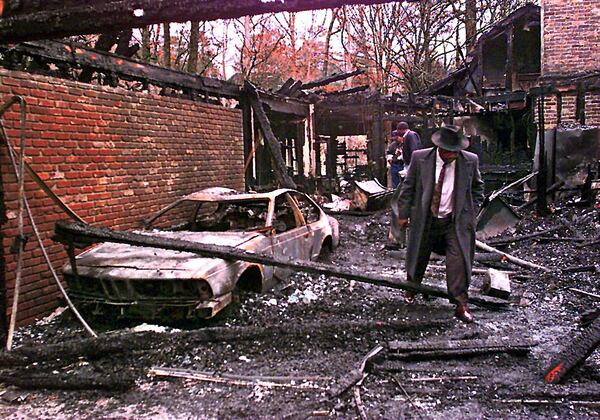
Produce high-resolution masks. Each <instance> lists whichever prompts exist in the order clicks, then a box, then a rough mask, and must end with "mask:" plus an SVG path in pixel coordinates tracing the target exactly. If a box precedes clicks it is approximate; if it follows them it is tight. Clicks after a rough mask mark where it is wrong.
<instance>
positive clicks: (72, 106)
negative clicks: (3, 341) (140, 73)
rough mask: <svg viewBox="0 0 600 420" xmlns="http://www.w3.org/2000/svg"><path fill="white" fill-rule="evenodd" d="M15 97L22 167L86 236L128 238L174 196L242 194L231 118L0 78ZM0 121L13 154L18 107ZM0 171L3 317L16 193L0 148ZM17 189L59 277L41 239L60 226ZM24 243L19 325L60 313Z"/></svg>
mask: <svg viewBox="0 0 600 420" xmlns="http://www.w3.org/2000/svg"><path fill="white" fill-rule="evenodd" d="M15 94H16V95H22V96H23V97H25V99H26V101H27V110H28V112H27V133H26V136H27V137H26V138H27V140H26V145H27V146H26V154H27V156H29V162H30V163H31V166H32V167H33V169H34V170H35V171H36V172H37V173H38V174H39V175H40V177H41V178H42V179H44V180H45V181H46V182H47V183H48V185H49V186H50V187H51V188H52V189H53V190H54V191H55V192H56V194H58V196H60V197H61V198H62V199H63V200H64V201H65V202H66V203H67V204H68V205H69V206H70V207H71V208H72V209H73V210H74V211H75V212H76V213H77V214H79V215H80V216H81V217H82V218H83V219H84V220H86V221H87V222H89V223H91V224H92V225H94V226H107V227H112V228H116V229H131V228H137V227H139V225H138V221H139V220H141V219H144V218H146V217H147V216H148V215H149V214H150V213H152V212H154V211H156V210H158V209H159V208H161V207H163V206H164V205H166V204H168V203H170V202H171V201H173V200H174V199H176V198H178V197H180V196H181V195H183V194H187V193H190V192H193V191H196V190H199V189H202V188H206V187H211V186H225V187H230V188H235V189H243V188H244V176H243V142H242V117H241V112H240V111H238V110H235V109H229V108H224V107H218V106H213V105H207V104H202V103H197V102H192V101H188V100H183V99H173V98H165V97H162V96H158V95H151V94H144V93H135V92H129V91H125V90H122V89H113V88H108V87H101V86H93V85H88V84H82V83H77V82H70V81H65V80H61V79H55V78H50V77H44V76H35V75H31V74H27V73H21V72H12V71H7V70H2V69H0V100H1V101H2V102H4V101H5V100H7V99H8V98H9V97H10V96H11V95H15ZM3 119H4V122H5V125H6V127H7V128H8V130H7V131H8V135H9V138H10V140H11V141H12V143H13V144H17V142H18V136H19V131H18V130H17V128H18V119H19V114H18V107H14V108H12V110H11V112H9V113H7V114H5V116H4V118H3ZM0 163H1V165H2V169H1V174H2V185H3V188H4V192H5V201H6V206H7V217H8V222H7V223H6V224H4V225H3V227H2V229H3V234H4V243H3V247H4V253H5V256H6V287H7V293H8V296H9V299H8V301H7V306H8V307H9V308H8V309H9V312H10V305H11V302H12V292H13V288H14V272H15V268H16V261H15V258H14V256H12V255H10V253H9V247H10V245H11V243H12V240H13V239H14V237H15V235H16V234H17V221H16V217H17V213H16V210H17V202H16V197H17V194H16V192H17V183H16V179H15V176H14V174H13V172H12V168H11V167H10V163H9V160H8V157H7V153H6V148H5V147H4V146H3V147H2V150H1V153H0ZM26 180H27V182H26V191H27V197H28V199H29V203H30V205H31V207H32V210H33V214H34V218H35V220H36V222H37V224H38V227H39V228H40V230H41V232H42V236H43V238H44V243H45V245H46V246H47V247H48V248H47V249H48V251H49V253H50V256H51V259H52V261H53V263H54V267H55V268H56V269H57V271H59V272H60V269H61V267H62V265H63V264H64V262H65V253H64V251H63V248H62V246H60V245H56V244H54V243H53V242H52V240H51V239H50V237H51V234H52V230H53V228H54V223H55V222H56V221H57V220H59V219H65V218H66V216H65V215H64V213H62V212H61V211H60V210H59V209H58V207H57V206H56V205H54V204H53V202H52V201H51V200H50V199H49V198H48V197H47V196H46V195H45V194H44V193H43V192H42V191H41V190H40V189H39V188H38V187H37V185H36V184H35V183H33V182H32V181H31V179H30V178H29V177H28V176H26ZM26 220H27V219H26ZM26 234H27V235H28V236H30V240H29V242H28V244H27V247H26V251H27V252H26V254H25V266H24V270H23V282H22V287H21V297H20V301H19V302H20V305H19V321H20V323H21V324H24V323H28V322H31V321H32V320H34V319H36V318H39V317H40V316H42V315H44V314H47V313H49V312H50V311H51V310H53V309H54V308H55V307H56V306H57V305H58V304H59V303H60V300H59V299H60V295H59V293H58V288H57V287H56V285H55V284H54V282H53V280H52V279H51V276H50V274H49V271H48V268H47V266H46V265H45V263H44V261H43V259H42V254H41V251H40V249H39V248H38V246H37V244H36V242H35V240H34V237H33V235H32V231H31V228H30V226H29V222H27V223H26Z"/></svg>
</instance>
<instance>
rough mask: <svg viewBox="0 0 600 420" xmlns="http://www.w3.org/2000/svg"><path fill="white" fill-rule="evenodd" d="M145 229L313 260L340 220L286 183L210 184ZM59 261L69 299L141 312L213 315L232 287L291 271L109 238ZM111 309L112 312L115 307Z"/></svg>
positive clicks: (269, 283) (327, 248) (259, 283)
mask: <svg viewBox="0 0 600 420" xmlns="http://www.w3.org/2000/svg"><path fill="white" fill-rule="evenodd" d="M136 233H142V234H147V235H152V236H157V237H163V238H170V239H179V240H186V241H192V242H198V243H202V244H214V245H226V246H231V247H237V248H240V249H243V250H247V251H252V252H260V253H264V254H266V255H271V256H275V257H284V258H288V259H291V260H294V259H303V260H309V259H312V260H314V259H317V258H319V257H320V256H321V257H323V256H325V255H328V254H329V253H330V252H331V251H332V250H333V249H334V248H335V247H336V246H337V245H338V243H339V232H338V223H337V221H336V220H335V219H334V218H332V217H330V216H328V215H326V214H325V213H324V212H323V210H322V209H321V208H320V207H319V206H318V205H317V204H316V203H315V202H314V201H313V200H312V199H311V198H310V197H308V196H307V195H305V194H303V193H300V192H298V191H294V190H289V189H279V190H276V191H272V192H269V193H260V194H258V193H237V192H235V191H233V190H230V189H225V188H209V189H206V190H202V191H199V192H197V193H193V194H190V195H187V196H185V197H183V198H181V199H179V200H177V201H175V202H174V203H172V204H171V205H169V206H167V207H165V208H164V209H162V210H160V211H159V212H157V213H156V214H155V215H153V216H152V217H150V218H149V219H148V220H147V221H146V222H145V223H144V230H142V231H138V232H136ZM73 263H74V264H75V268H76V269H75V270H74V269H73V267H72V264H71V263H67V264H66V265H65V266H64V268H63V274H64V277H65V279H66V281H67V283H68V285H69V289H70V294H71V296H72V297H73V299H74V300H76V301H78V302H80V303H83V304H86V306H88V307H89V306H90V305H92V306H93V308H94V310H95V311H101V312H100V313H103V312H106V310H107V309H109V308H112V310H111V312H112V313H115V312H116V313H117V314H118V315H121V316H125V317H133V318H143V319H157V318H160V319H181V318H191V317H200V318H211V317H213V316H214V315H215V314H217V313H218V312H219V311H220V310H221V309H223V308H224V307H226V306H227V305H228V304H229V303H230V302H231V301H232V297H233V293H234V291H235V290H237V289H240V290H249V291H254V292H263V291H265V290H268V289H270V288H271V287H273V286H274V285H275V284H276V283H277V282H280V281H282V280H284V279H285V278H286V277H287V276H289V274H290V273H291V271H290V270H289V269H285V268H280V267H271V266H264V265H262V264H257V263H249V262H243V261H233V260H231V261H230V260H224V259H218V258H206V257H202V256H199V255H197V254H193V253H187V252H179V251H171V250H164V249H159V248H150V247H140V246H132V245H126V244H117V243H111V242H106V243H102V244H99V245H97V246H95V247H92V248H90V249H87V250H85V251H84V252H82V253H81V254H79V255H77V256H76V257H75V259H74V262H73ZM115 309H116V311H115Z"/></svg>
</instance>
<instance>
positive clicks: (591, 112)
mask: <svg viewBox="0 0 600 420" xmlns="http://www.w3.org/2000/svg"><path fill="white" fill-rule="evenodd" d="M568 88H572V87H568ZM536 106H537V102H536ZM583 111H584V114H585V125H588V126H600V93H596V92H586V93H585V104H584V108H583ZM559 117H560V122H561V124H562V125H573V124H578V123H579V120H578V119H577V94H575V93H565V94H563V96H562V106H561V112H560V116H559V115H558V101H557V98H556V95H555V94H553V95H547V96H545V97H544V125H545V127H546V128H547V129H552V128H555V127H557V125H558V121H559ZM534 121H535V122H537V121H538V119H537V109H536V114H535V116H534Z"/></svg>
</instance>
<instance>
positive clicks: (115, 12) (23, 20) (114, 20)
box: [0, 0, 411, 42]
mask: <svg viewBox="0 0 600 420" xmlns="http://www.w3.org/2000/svg"><path fill="white" fill-rule="evenodd" d="M390 1H391V0H286V1H285V2H283V1H268V2H266V1H263V0H204V1H197V0H169V1H167V0H120V1H114V0H94V1H91V2H85V3H84V2H76V1H73V0H69V2H68V3H67V5H65V6H60V7H52V8H46V7H45V2H35V1H27V2H26V4H25V5H23V6H20V3H21V1H20V0H6V1H3V2H2V3H1V4H3V6H4V8H3V10H0V17H1V19H0V42H18V41H28V40H37V39H50V38H60V37H66V36H71V35H80V34H98V33H104V32H115V31H119V30H123V29H128V28H140V27H142V26H146V25H152V24H156V23H164V22H187V21H190V20H191V21H211V20H217V19H235V18H239V17H242V16H248V15H260V14H264V13H277V12H301V11H305V10H317V9H329V8H336V7H341V6H345V5H352V4H365V5H371V4H382V3H389V2H390ZM405 1H411V0H405ZM51 3H52V4H54V5H56V3H60V2H58V1H55V0H52V1H51Z"/></svg>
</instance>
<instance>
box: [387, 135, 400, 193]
mask: <svg viewBox="0 0 600 420" xmlns="http://www.w3.org/2000/svg"><path fill="white" fill-rule="evenodd" d="M402 147H403V139H402V137H400V136H399V135H398V131H397V130H394V131H392V141H391V142H390V144H389V146H388V148H387V151H386V159H387V162H388V165H390V172H391V175H392V188H393V189H396V188H397V187H398V185H399V184H400V171H402V170H403V169H404V158H403V156H402Z"/></svg>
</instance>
